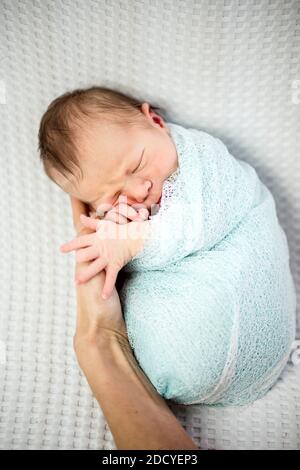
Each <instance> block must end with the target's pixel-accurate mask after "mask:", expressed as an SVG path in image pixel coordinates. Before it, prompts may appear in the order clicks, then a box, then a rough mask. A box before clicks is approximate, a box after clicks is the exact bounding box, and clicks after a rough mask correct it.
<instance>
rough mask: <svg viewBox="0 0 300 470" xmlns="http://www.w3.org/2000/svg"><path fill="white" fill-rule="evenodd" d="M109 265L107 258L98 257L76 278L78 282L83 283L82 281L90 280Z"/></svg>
mask: <svg viewBox="0 0 300 470" xmlns="http://www.w3.org/2000/svg"><path fill="white" fill-rule="evenodd" d="M106 265H107V260H106V259H103V258H97V259H95V261H93V262H92V263H90V264H89V266H88V267H87V268H86V269H85V270H84V271H81V273H80V274H79V275H78V276H77V278H76V284H81V283H82V282H86V281H89V280H90V279H91V278H92V277H94V276H96V274H98V273H100V272H101V271H102V270H103V269H104V268H105V266H106Z"/></svg>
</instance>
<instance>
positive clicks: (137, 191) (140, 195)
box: [127, 180, 152, 202]
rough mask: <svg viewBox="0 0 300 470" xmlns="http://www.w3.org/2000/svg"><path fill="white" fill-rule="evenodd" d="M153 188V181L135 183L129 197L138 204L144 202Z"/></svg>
mask: <svg viewBox="0 0 300 470" xmlns="http://www.w3.org/2000/svg"><path fill="white" fill-rule="evenodd" d="M151 188H152V181H148V180H147V181H145V182H144V183H140V184H135V183H133V184H132V186H131V188H130V190H129V191H128V193H127V196H128V197H129V198H131V199H133V200H134V201H136V202H143V201H144V200H145V199H146V198H147V197H148V194H149V191H150V189H151Z"/></svg>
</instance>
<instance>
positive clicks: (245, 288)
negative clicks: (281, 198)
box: [120, 123, 296, 405]
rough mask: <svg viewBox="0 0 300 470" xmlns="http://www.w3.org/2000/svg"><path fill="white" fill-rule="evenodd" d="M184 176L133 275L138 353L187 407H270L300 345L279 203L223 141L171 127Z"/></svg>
mask: <svg viewBox="0 0 300 470" xmlns="http://www.w3.org/2000/svg"><path fill="white" fill-rule="evenodd" d="M167 126H168V128H169V130H170V132H171V137H172V139H173V141H174V143H175V146H176V149H177V154H178V163H179V167H178V169H177V170H176V172H175V173H173V175H171V176H170V177H169V178H168V179H167V180H166V181H165V182H164V186H163V194H162V199H161V207H160V209H159V211H158V212H157V213H156V214H155V215H152V216H151V217H150V219H151V227H152V235H151V238H150V239H148V240H147V241H146V243H145V246H144V249H143V250H142V251H141V252H140V253H138V254H137V255H136V256H135V258H133V259H132V260H131V261H130V263H128V264H127V265H126V266H125V267H124V268H123V271H124V272H125V273H126V278H125V282H124V284H123V286H122V288H121V290H120V299H121V303H122V307H123V312H124V319H125V322H126V326H127V332H128V337H129V342H130V344H131V347H132V348H133V350H134V354H135V356H136V358H137V360H138V362H139V364H140V366H141V367H142V369H143V370H144V372H145V373H146V375H147V376H148V378H149V379H150V380H151V382H152V384H153V385H154V386H155V388H156V389H157V391H158V392H159V393H160V394H161V395H162V396H163V397H164V398H166V399H169V400H172V401H174V402H176V403H182V404H192V403H206V404H220V405H228V404H233V405H243V404H246V403H250V402H252V401H254V400H256V399H257V398H259V397H261V396H263V395H264V394H265V393H266V392H267V391H268V390H269V389H270V388H271V387H272V385H273V384H274V383H275V382H276V380H277V378H278V376H279V375H280V373H281V371H282V369H283V367H284V366H285V364H286V362H287V360H288V357H289V353H290V349H291V344H292V342H293V340H294V338H295V310H296V294H295V287H294V283H293V279H292V276H291V272H290V267H289V250H288V244H287V239H286V236H285V233H284V231H283V230H282V228H281V226H280V224H279V222H278V218H277V215H276V206H275V202H274V199H273V196H272V194H271V193H270V191H269V190H268V189H267V188H266V186H265V185H264V184H263V183H262V182H261V180H260V179H259V178H258V176H257V173H256V171H255V169H254V168H252V167H251V166H250V165H249V164H247V163H246V162H243V161H241V160H239V159H237V158H234V157H233V156H232V155H231V154H230V153H229V152H228V150H227V148H226V146H225V145H224V144H223V143H222V142H221V140H219V139H217V138H215V137H213V136H211V135H209V134H207V133H206V132H203V131H199V130H197V129H193V128H189V129H186V128H184V127H182V126H180V125H178V124H174V123H167Z"/></svg>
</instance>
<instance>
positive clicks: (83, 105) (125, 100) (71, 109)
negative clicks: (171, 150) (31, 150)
mask: <svg viewBox="0 0 300 470" xmlns="http://www.w3.org/2000/svg"><path fill="white" fill-rule="evenodd" d="M143 102H144V101H140V100H138V99H136V98H134V97H133V96H130V95H128V94H124V93H121V92H120V91H116V90H113V89H111V88H107V87H100V86H93V87H90V88H77V89H75V90H73V91H68V92H66V93H64V94H62V95H60V96H58V97H57V98H55V99H54V100H53V101H52V102H51V103H50V104H49V106H48V108H47V110H46V112H45V113H44V115H43V116H42V118H41V122H40V127H39V132H38V139H39V144H38V150H39V152H40V158H41V161H42V163H43V166H44V170H45V172H46V174H47V175H48V177H49V178H50V179H51V180H52V181H54V182H55V180H54V178H53V176H52V175H51V168H55V169H56V170H57V171H58V172H59V173H61V174H62V175H63V176H65V177H67V174H71V175H73V176H74V167H77V168H78V169H79V171H80V172H81V175H82V170H81V168H80V165H79V161H78V157H77V155H78V141H79V132H78V127H79V128H82V125H81V124H83V123H84V122H85V121H86V118H88V119H99V117H101V119H102V120H103V122H105V123H112V124H117V125H121V126H124V127H126V126H127V127H133V126H139V127H141V128H147V127H149V125H148V123H147V121H146V120H145V119H142V117H143V116H142V111H141V105H142V103H143ZM150 108H151V109H153V110H155V111H156V112H158V113H159V114H162V115H164V112H165V111H164V109H163V108H161V107H159V106H153V105H150Z"/></svg>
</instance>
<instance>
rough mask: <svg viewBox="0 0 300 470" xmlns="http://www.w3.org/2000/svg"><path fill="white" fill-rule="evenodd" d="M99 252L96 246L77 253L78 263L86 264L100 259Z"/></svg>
mask: <svg viewBox="0 0 300 470" xmlns="http://www.w3.org/2000/svg"><path fill="white" fill-rule="evenodd" d="M98 256H99V250H98V249H97V248H96V247H95V246H89V247H88V248H82V249H81V250H78V251H76V261H77V262H79V263H84V262H85V261H91V260H92V259H95V258H98Z"/></svg>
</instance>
